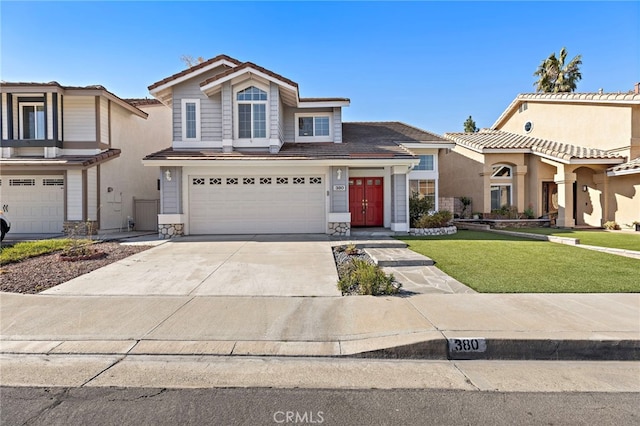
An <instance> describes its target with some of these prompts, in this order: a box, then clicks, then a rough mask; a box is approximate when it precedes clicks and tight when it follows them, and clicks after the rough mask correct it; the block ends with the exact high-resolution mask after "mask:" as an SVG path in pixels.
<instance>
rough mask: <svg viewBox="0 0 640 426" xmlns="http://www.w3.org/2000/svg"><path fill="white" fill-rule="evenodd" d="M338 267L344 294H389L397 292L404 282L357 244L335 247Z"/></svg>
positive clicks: (339, 285)
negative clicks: (380, 265)
mask: <svg viewBox="0 0 640 426" xmlns="http://www.w3.org/2000/svg"><path fill="white" fill-rule="evenodd" d="M333 256H334V258H335V260H336V266H337V268H338V289H339V290H340V291H341V292H342V295H343V296H344V295H356V294H359V295H371V296H378V295H389V294H397V293H398V292H399V291H400V288H401V287H402V284H400V283H398V282H396V281H395V279H394V277H393V274H391V275H387V274H385V273H384V272H383V271H382V269H381V268H380V267H379V266H378V265H376V264H375V263H374V262H373V260H372V259H371V258H370V257H369V256H368V255H367V254H366V253H365V252H364V251H363V250H361V249H358V248H356V247H355V245H348V246H338V247H334V248H333Z"/></svg>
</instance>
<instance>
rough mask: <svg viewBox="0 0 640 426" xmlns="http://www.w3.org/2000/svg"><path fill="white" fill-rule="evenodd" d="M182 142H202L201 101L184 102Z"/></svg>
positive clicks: (190, 100)
mask: <svg viewBox="0 0 640 426" xmlns="http://www.w3.org/2000/svg"><path fill="white" fill-rule="evenodd" d="M182 140H183V141H199V140H200V99H183V100H182Z"/></svg>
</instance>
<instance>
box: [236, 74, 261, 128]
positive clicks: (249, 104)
mask: <svg viewBox="0 0 640 426" xmlns="http://www.w3.org/2000/svg"><path fill="white" fill-rule="evenodd" d="M236 100H237V101H238V138H240V139H256V138H266V137H267V92H265V91H264V90H261V89H258V88H257V87H255V86H251V87H248V88H246V89H244V90H242V91H241V92H238V94H237V96H236Z"/></svg>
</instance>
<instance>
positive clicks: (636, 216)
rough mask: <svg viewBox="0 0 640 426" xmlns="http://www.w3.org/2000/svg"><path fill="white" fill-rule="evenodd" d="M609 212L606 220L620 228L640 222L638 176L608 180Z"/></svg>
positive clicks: (615, 177)
mask: <svg viewBox="0 0 640 426" xmlns="http://www.w3.org/2000/svg"><path fill="white" fill-rule="evenodd" d="M608 200H609V212H608V215H607V218H606V220H615V221H616V222H617V223H618V224H619V225H620V226H621V227H626V226H629V225H631V224H632V223H633V222H634V221H640V174H637V173H636V174H631V175H626V176H612V177H610V178H609V197H608Z"/></svg>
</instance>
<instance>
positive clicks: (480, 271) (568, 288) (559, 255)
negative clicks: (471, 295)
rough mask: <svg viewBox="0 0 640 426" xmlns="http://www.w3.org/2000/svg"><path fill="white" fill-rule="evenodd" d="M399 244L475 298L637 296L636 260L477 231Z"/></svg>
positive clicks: (407, 239) (638, 272)
mask: <svg viewBox="0 0 640 426" xmlns="http://www.w3.org/2000/svg"><path fill="white" fill-rule="evenodd" d="M400 239H401V240H402V241H404V242H406V243H407V244H409V248H410V249H411V250H414V251H416V252H418V253H421V254H424V255H425V256H428V257H430V258H431V259H433V260H434V261H435V262H436V266H437V267H438V268H440V269H441V270H442V271H443V272H445V273H447V274H448V275H450V276H451V277H453V278H455V279H457V280H458V281H460V282H462V283H463V284H465V285H467V286H469V287H471V288H473V289H474V290H476V291H478V292H481V293H625V292H634V293H635V292H640V280H639V279H638V276H639V275H640V260H637V259H631V258H627V257H622V256H616V255H613V254H607V253H600V252H596V251H592V250H585V249H581V248H577V247H572V246H568V245H563V244H555V243H550V242H547V241H538V240H530V239H525V238H518V237H511V236H508V235H501V234H495V233H490V232H481V231H465V230H459V231H458V233H457V234H454V235H448V236H438V237H402V238H400Z"/></svg>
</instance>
